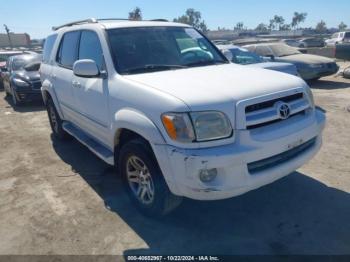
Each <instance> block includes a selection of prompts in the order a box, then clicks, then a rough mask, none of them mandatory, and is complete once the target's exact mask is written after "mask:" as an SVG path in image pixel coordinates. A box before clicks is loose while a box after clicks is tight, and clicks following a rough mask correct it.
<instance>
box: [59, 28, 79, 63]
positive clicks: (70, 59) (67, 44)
mask: <svg viewBox="0 0 350 262" xmlns="http://www.w3.org/2000/svg"><path fill="white" fill-rule="evenodd" d="M79 37H80V32H79V31H74V32H68V33H65V34H64V36H63V39H62V41H61V44H60V49H59V51H58V54H57V62H58V63H59V64H60V65H62V66H63V67H66V68H69V69H72V68H73V64H74V62H75V61H77V60H78V42H79Z"/></svg>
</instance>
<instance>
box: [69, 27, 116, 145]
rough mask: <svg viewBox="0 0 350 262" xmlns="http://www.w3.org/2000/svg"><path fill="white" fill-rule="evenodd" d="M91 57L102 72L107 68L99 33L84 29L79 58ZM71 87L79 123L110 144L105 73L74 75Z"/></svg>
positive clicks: (103, 141) (101, 140)
mask: <svg viewBox="0 0 350 262" xmlns="http://www.w3.org/2000/svg"><path fill="white" fill-rule="evenodd" d="M82 59H91V60H93V61H95V62H96V64H97V66H98V68H99V70H100V72H101V71H104V70H105V66H104V61H103V53H102V47H101V43H100V40H99V37H98V35H97V33H96V32H94V31H90V30H83V31H82V32H81V36H80V44H79V54H78V60H82ZM72 87H73V93H74V97H75V103H76V106H77V109H78V111H79V114H80V116H81V117H80V118H79V126H82V127H83V128H84V130H86V131H87V132H88V133H90V134H91V135H93V136H94V137H95V138H98V139H99V140H100V142H102V143H105V144H107V141H108V130H109V124H110V119H109V110H108V79H107V78H106V77H105V76H104V75H100V76H97V77H92V78H86V77H79V76H76V75H73V77H72Z"/></svg>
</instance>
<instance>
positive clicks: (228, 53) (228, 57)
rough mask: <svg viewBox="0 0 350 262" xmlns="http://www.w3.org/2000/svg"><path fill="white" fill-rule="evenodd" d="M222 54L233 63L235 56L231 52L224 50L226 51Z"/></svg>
mask: <svg viewBox="0 0 350 262" xmlns="http://www.w3.org/2000/svg"><path fill="white" fill-rule="evenodd" d="M222 53H223V54H224V56H225V57H226V58H227V59H228V61H230V62H232V59H233V55H232V53H231V51H230V50H228V49H224V50H222Z"/></svg>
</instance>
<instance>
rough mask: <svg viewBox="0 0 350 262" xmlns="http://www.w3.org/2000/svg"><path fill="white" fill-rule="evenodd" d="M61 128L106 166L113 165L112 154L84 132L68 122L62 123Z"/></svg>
mask: <svg viewBox="0 0 350 262" xmlns="http://www.w3.org/2000/svg"><path fill="white" fill-rule="evenodd" d="M62 127H63V129H64V130H65V131H66V132H67V133H68V134H70V135H71V136H73V137H74V138H76V139H77V140H78V141H79V142H81V143H82V144H83V145H85V146H86V147H87V148H88V149H89V150H90V151H92V152H93V153H94V154H96V155H97V156H98V157H99V158H101V159H102V160H103V161H105V162H106V163H107V164H109V165H114V155H113V152H112V151H110V150H109V149H108V148H106V147H105V146H104V145H101V143H99V142H97V141H96V140H95V139H93V138H91V137H90V136H89V135H87V134H86V133H85V132H84V131H82V130H81V129H79V128H77V127H75V126H74V125H72V124H71V123H69V122H64V123H62Z"/></svg>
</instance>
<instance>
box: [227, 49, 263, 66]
mask: <svg viewBox="0 0 350 262" xmlns="http://www.w3.org/2000/svg"><path fill="white" fill-rule="evenodd" d="M230 52H231V53H232V56H233V57H232V62H233V63H236V64H241V65H249V64H256V63H262V62H264V61H263V59H262V58H261V57H260V56H258V55H257V54H254V53H252V52H249V51H247V50H244V49H240V48H233V49H230Z"/></svg>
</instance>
